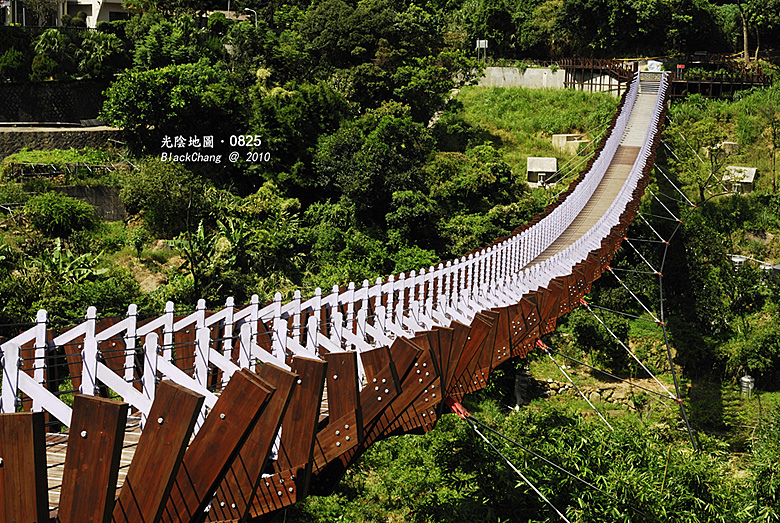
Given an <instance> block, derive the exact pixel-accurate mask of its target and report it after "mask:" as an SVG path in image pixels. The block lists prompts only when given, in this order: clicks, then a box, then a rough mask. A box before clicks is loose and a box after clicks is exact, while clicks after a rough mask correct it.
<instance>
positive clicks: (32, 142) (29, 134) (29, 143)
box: [0, 127, 122, 161]
mask: <svg viewBox="0 0 780 523" xmlns="http://www.w3.org/2000/svg"><path fill="white" fill-rule="evenodd" d="M121 138H122V136H121V131H120V130H119V129H116V128H113V127H74V128H54V127H31V128H25V127H10V128H0V161H1V160H2V159H3V158H5V157H6V156H8V155H11V154H13V153H16V152H19V151H21V150H22V149H23V148H24V147H27V148H28V149H43V150H52V149H71V148H75V149H82V148H84V147H93V148H102V147H104V146H105V145H106V143H107V142H110V141H111V140H121Z"/></svg>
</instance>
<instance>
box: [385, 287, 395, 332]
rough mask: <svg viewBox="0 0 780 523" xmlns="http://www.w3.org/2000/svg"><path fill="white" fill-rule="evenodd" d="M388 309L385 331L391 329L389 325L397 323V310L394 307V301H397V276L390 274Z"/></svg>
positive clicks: (386, 311)
mask: <svg viewBox="0 0 780 523" xmlns="http://www.w3.org/2000/svg"><path fill="white" fill-rule="evenodd" d="M387 287H388V290H387V305H386V307H387V309H386V310H385V315H386V316H385V333H387V331H388V330H390V327H389V325H390V324H392V325H395V321H394V318H393V314H394V312H395V309H394V308H393V303H394V301H395V276H394V275H392V274H391V275H390V276H388V277H387Z"/></svg>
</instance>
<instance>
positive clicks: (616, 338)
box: [580, 300, 679, 400]
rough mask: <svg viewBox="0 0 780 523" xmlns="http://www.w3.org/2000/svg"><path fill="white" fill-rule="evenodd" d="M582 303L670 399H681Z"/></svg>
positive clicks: (581, 301)
mask: <svg viewBox="0 0 780 523" xmlns="http://www.w3.org/2000/svg"><path fill="white" fill-rule="evenodd" d="M580 303H582V304H583V305H585V308H587V309H588V311H589V312H590V313H591V314H593V317H594V318H596V319H597V320H598V322H599V323H600V324H601V325H602V326H603V327H604V328H605V329H607V332H609V333H610V334H611V335H612V337H613V338H615V341H617V342H618V343H619V344H620V346H621V347H623V348H624V349H625V350H626V352H628V353H629V354H630V355H631V357H632V358H634V360H636V362H637V363H639V365H641V366H642V368H643V369H644V370H645V372H647V374H648V375H650V376H651V377H652V378H653V379H654V380H655V381H656V383H658V385H660V386H661V388H662V389H664V390H665V391H666V393H667V394H668V395H669V396H668V397H669V398H670V399H673V400H676V399H677V398H678V397H679V396H677V397H675V396H672V393H671V392H669V389H667V388H666V386H665V385H664V384H663V383H661V382H660V381H659V380H658V378H657V377H656V376H655V375H654V374H653V373H652V372H650V369H648V368H647V367H646V366H645V364H644V363H642V361H641V360H640V359H639V358H637V356H636V354H634V353H633V352H632V351H631V350H630V349H629V348H628V347H626V344H625V343H623V341H622V340H621V339H620V338H618V337H617V335H616V334H615V333H614V332H613V331H612V329H610V328H609V327H608V326H607V324H606V323H604V321H603V320H602V319H601V318H600V317H599V316H598V315H597V314H596V313H595V312H593V310H592V309H591V308H590V305H589V304H588V302H586V301H585V300H580ZM618 379H620V378H618ZM629 383H630V382H629ZM656 394H657V393H656Z"/></svg>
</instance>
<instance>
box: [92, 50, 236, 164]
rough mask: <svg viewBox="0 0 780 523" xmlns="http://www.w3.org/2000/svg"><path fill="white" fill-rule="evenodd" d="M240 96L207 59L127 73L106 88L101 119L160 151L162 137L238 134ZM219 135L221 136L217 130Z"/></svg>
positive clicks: (137, 143) (139, 143)
mask: <svg viewBox="0 0 780 523" xmlns="http://www.w3.org/2000/svg"><path fill="white" fill-rule="evenodd" d="M244 110H245V109H244V105H243V96H242V94H241V93H240V91H239V90H238V89H237V88H235V87H234V86H231V85H230V84H228V83H227V82H226V72H225V71H224V70H222V69H221V68H218V67H215V66H212V65H210V64H209V62H208V60H207V59H206V58H203V59H201V60H200V61H199V62H198V63H194V64H181V65H169V66H167V67H162V68H160V69H151V70H148V71H130V72H126V73H125V74H123V75H122V76H121V77H120V78H119V79H117V80H116V81H115V82H113V83H112V84H111V86H110V87H109V88H108V90H107V91H106V98H105V101H104V103H103V111H102V113H101V115H102V116H101V117H102V118H103V119H104V120H105V121H106V122H108V123H109V124H110V125H115V126H117V127H121V128H123V129H124V130H125V131H126V132H127V135H128V139H129V140H131V143H132V144H133V145H134V146H135V147H137V148H144V147H145V148H152V150H155V151H159V150H160V147H161V144H162V142H163V138H164V137H165V136H169V137H173V136H179V135H180V136H184V137H185V138H187V137H189V136H202V135H212V136H220V135H221V136H223V137H227V136H229V135H231V134H236V133H240V132H242V131H241V129H242V128H243V127H244V124H243V122H244V121H245V115H244V113H243V111H244ZM220 133H221V134H220Z"/></svg>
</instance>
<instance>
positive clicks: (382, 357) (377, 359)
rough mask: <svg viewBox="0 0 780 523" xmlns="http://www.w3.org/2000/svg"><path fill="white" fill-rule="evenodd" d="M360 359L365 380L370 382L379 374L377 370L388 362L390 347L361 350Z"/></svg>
mask: <svg viewBox="0 0 780 523" xmlns="http://www.w3.org/2000/svg"><path fill="white" fill-rule="evenodd" d="M360 361H361V362H362V363H363V370H364V371H365V373H366V381H368V382H369V383H371V382H372V381H373V380H374V378H376V377H377V376H378V375H379V372H380V371H381V370H382V369H384V368H385V367H387V366H388V365H389V364H390V349H389V348H388V347H378V348H376V349H373V350H367V351H365V352H361V353H360Z"/></svg>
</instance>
